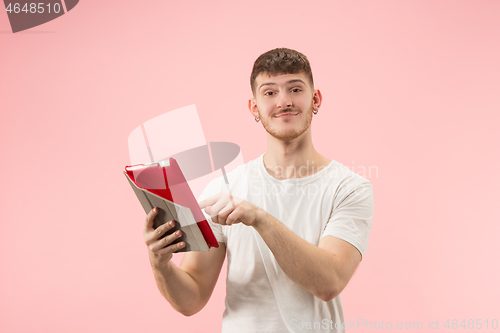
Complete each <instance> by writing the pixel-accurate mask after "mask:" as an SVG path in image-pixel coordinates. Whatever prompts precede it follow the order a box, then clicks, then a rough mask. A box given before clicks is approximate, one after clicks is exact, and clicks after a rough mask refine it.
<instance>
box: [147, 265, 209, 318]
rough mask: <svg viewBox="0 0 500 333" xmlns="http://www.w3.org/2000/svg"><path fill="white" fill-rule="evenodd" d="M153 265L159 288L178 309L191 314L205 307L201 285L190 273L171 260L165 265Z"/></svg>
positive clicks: (184, 313)
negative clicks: (201, 294)
mask: <svg viewBox="0 0 500 333" xmlns="http://www.w3.org/2000/svg"><path fill="white" fill-rule="evenodd" d="M151 267H152V268H153V274H154V277H155V280H156V285H157V286H158V289H159V290H160V292H161V294H162V295H163V297H165V299H166V300H167V301H168V302H169V303H170V304H171V305H172V307H173V308H174V309H175V310H176V311H178V312H180V313H182V314H183V315H185V316H190V315H193V314H195V313H197V312H198V311H200V310H201V309H202V308H203V306H204V305H205V304H203V301H202V300H201V296H200V289H199V286H198V284H197V283H196V281H195V280H194V279H193V278H192V277H191V276H190V275H189V274H188V273H186V272H184V271H183V270H181V269H180V268H178V267H176V266H175V265H174V264H173V263H172V262H171V261H168V262H167V263H166V264H163V265H155V264H153V263H151Z"/></svg>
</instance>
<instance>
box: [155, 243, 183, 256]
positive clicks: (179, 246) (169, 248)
mask: <svg viewBox="0 0 500 333" xmlns="http://www.w3.org/2000/svg"><path fill="white" fill-rule="evenodd" d="M185 246H186V243H184V242H179V243H177V244H172V245H169V246H167V247H165V248H163V249H161V250H159V251H158V252H156V254H157V255H160V256H162V255H165V254H169V253H174V252H175V251H177V250H180V249H182V248H183V247H185Z"/></svg>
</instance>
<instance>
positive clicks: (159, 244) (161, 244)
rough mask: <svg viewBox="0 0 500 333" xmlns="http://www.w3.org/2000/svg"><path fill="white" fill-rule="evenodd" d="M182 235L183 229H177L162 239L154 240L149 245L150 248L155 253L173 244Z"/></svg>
mask: <svg viewBox="0 0 500 333" xmlns="http://www.w3.org/2000/svg"><path fill="white" fill-rule="evenodd" d="M181 236H182V231H180V230H177V231H176V232H174V233H173V234H171V235H168V236H166V237H164V238H162V239H159V240H157V241H156V242H153V243H151V244H150V245H149V250H150V251H151V252H153V253H157V252H158V251H159V250H161V249H163V248H165V247H167V246H169V245H170V244H172V242H173V241H175V240H176V239H177V238H179V237H181Z"/></svg>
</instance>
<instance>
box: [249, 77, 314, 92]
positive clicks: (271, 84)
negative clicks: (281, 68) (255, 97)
mask: <svg viewBox="0 0 500 333" xmlns="http://www.w3.org/2000/svg"><path fill="white" fill-rule="evenodd" d="M297 82H301V83H303V84H304V85H305V83H304V81H302V80H301V79H293V80H290V81H288V82H287V83H286V84H291V83H297ZM263 86H277V84H276V83H274V82H265V83H262V84H261V85H260V86H259V90H260V88H262V87H263Z"/></svg>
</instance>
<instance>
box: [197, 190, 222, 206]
mask: <svg viewBox="0 0 500 333" xmlns="http://www.w3.org/2000/svg"><path fill="white" fill-rule="evenodd" d="M219 196H220V194H216V195H214V196H212V197H210V198H207V199H205V200H203V201H200V202H199V205H200V208H201V209H203V208H205V207H207V206H213V204H214V203H216V202H217V201H218V200H219Z"/></svg>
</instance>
